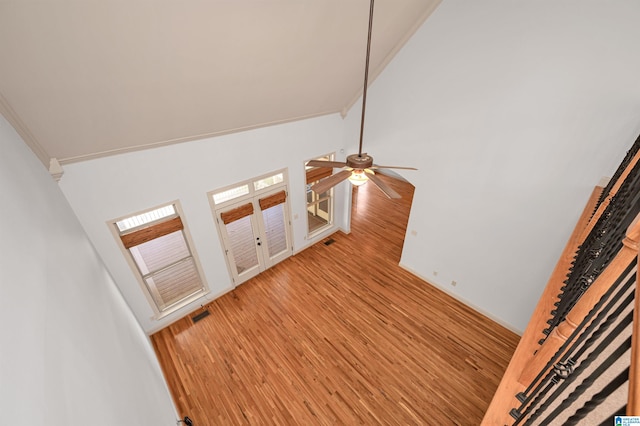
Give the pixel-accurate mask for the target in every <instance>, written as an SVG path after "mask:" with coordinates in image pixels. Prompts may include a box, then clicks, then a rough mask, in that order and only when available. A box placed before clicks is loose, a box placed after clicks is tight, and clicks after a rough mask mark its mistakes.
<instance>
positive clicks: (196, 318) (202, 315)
mask: <svg viewBox="0 0 640 426" xmlns="http://www.w3.org/2000/svg"><path fill="white" fill-rule="evenodd" d="M208 316H209V311H203V312H200V313H199V314H198V315H194V316H193V317H191V319H192V320H193V322H194V323H196V322H198V321H200V320H201V319H202V318H206V317H208Z"/></svg>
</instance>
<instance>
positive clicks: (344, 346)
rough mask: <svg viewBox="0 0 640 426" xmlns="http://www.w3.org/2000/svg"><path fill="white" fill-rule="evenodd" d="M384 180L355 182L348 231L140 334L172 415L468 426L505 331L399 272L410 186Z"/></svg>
mask: <svg viewBox="0 0 640 426" xmlns="http://www.w3.org/2000/svg"><path fill="white" fill-rule="evenodd" d="M387 181H388V182H389V185H391V186H392V187H393V188H394V189H396V191H398V192H399V193H401V194H402V195H403V199H402V200H397V201H396V200H389V199H387V198H386V197H384V196H383V195H382V194H381V193H380V191H378V190H377V189H376V188H375V187H374V186H373V185H372V184H371V183H369V184H367V185H365V186H363V187H360V188H359V189H358V190H357V194H354V207H353V218H352V232H351V234H349V235H345V234H343V233H336V234H334V235H333V236H332V237H331V238H332V239H333V240H334V242H333V243H332V244H329V245H325V244H323V243H318V244H316V245H314V246H313V247H310V248H309V249H307V250H305V251H304V252H302V253H299V254H297V255H296V256H293V257H291V258H289V259H287V260H285V261H283V262H281V263H279V264H278V265H276V266H275V267H273V268H271V269H270V270H267V271H266V272H264V273H262V274H260V275H259V276H257V277H255V278H253V279H252V280H249V281H247V282H246V283H245V284H243V285H241V286H239V287H238V288H237V289H235V290H233V291H232V292H230V293H228V294H226V295H224V296H223V297H220V298H219V299H217V300H215V301H214V302H212V303H211V304H210V305H209V306H208V309H209V311H210V315H209V316H207V317H206V318H204V319H202V320H200V321H199V322H197V323H195V324H194V323H193V322H192V320H191V319H190V317H189V318H184V319H182V320H180V321H178V322H176V323H174V324H172V325H171V326H169V327H167V328H165V329H163V330H161V331H160V332H158V333H156V334H155V335H153V336H152V341H153V343H154V347H155V349H156V352H157V354H158V357H159V360H160V363H161V365H162V368H163V370H164V372H165V376H166V378H167V381H168V383H169V386H170V388H171V391H172V394H173V397H174V400H175V402H176V405H177V407H178V410H179V412H180V414H181V415H182V416H185V415H188V416H189V417H190V418H191V419H193V420H194V424H195V425H196V426H209V425H211V426H212V425H234V424H273V425H325V424H340V425H355V424H424V425H451V424H457V425H478V424H480V421H481V420H482V416H483V413H484V411H485V410H486V408H487V406H488V404H489V402H490V400H491V397H492V396H493V393H494V391H495V389H496V387H497V385H498V382H499V381H500V377H501V376H502V373H503V371H504V369H505V368H506V366H507V363H508V361H509V358H510V356H511V354H512V353H513V351H514V349H515V347H516V344H517V341H518V336H516V335H515V334H513V333H512V332H510V331H508V330H506V329H504V328H503V327H501V326H500V325H498V324H495V323H494V322H492V321H490V320H488V319H487V318H485V317H483V316H481V315H479V314H478V313H477V312H475V311H473V310H472V309H470V308H468V307H467V306H465V305H463V304H461V303H460V302H458V301H456V300H455V299H453V298H451V297H450V296H448V295H446V294H445V293H443V292H441V291H439V290H437V289H435V288H434V287H432V286H431V285H429V284H428V283H426V282H424V281H422V280H420V279H419V278H416V277H415V276H413V275H411V274H410V273H408V272H407V271H405V270H403V269H402V268H400V267H398V262H399V259H400V254H401V249H402V241H403V238H404V233H405V229H406V223H407V219H408V214H409V208H410V205H411V197H412V195H413V187H412V186H411V185H410V184H408V183H402V182H399V181H396V180H394V179H387ZM355 197H357V198H355ZM196 313H197V312H196Z"/></svg>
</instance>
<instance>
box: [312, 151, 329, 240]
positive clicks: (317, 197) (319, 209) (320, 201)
mask: <svg viewBox="0 0 640 426" xmlns="http://www.w3.org/2000/svg"><path fill="white" fill-rule="evenodd" d="M333 157H334V156H333V154H329V155H325V156H323V157H318V158H314V160H325V161H333ZM332 174H333V169H330V168H327V167H309V166H307V165H306V163H305V177H306V181H307V185H306V198H307V225H308V235H309V236H313V235H316V234H318V233H320V232H322V231H323V230H325V229H326V228H328V227H329V226H331V224H332V223H333V188H331V189H330V190H328V191H326V192H323V193H322V194H316V193H315V192H313V191H312V190H311V186H312V185H313V184H314V183H316V182H318V181H320V180H322V179H324V178H326V177H329V176H331V175H332Z"/></svg>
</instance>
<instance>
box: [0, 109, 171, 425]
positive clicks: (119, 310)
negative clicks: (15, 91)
mask: <svg viewBox="0 0 640 426" xmlns="http://www.w3.org/2000/svg"><path fill="white" fill-rule="evenodd" d="M0 147H1V148H0V151H1V152H2V155H0V196H1V197H2V207H0V235H1V236H2V238H1V239H0V340H1V341H2V348H1V349H0V413H1V415H2V423H3V424H11V425H16V426H20V425H24V426H39V425H42V426H58V425H59V426H68V425H73V424H90V425H96V426H99V425H104V426H113V425H119V424H131V425H147V426H152V425H153V426H160V425H167V426H171V425H175V419H176V414H175V411H174V408H173V405H172V402H171V398H170V396H169V393H168V391H167V388H166V384H165V382H164V379H163V377H162V373H161V372H160V369H159V366H158V363H157V361H156V358H155V355H154V353H153V349H152V348H151V345H150V342H149V340H148V338H147V337H146V336H145V334H144V333H143V331H142V329H141V327H140V325H139V324H138V323H137V321H136V320H135V318H134V316H133V314H132V313H131V311H130V309H129V308H128V307H127V305H126V303H125V302H124V300H123V298H122V296H121V295H120V293H119V292H118V290H117V289H116V287H115V284H114V283H113V281H112V279H111V277H110V275H109V273H108V272H107V270H106V269H105V267H104V265H103V264H102V262H101V261H100V259H99V257H98V255H97V254H96V252H95V251H94V249H93V247H92V245H91V243H90V242H89V240H88V238H87V236H86V235H85V233H84V232H83V230H82V228H81V226H80V224H79V223H78V221H77V219H76V218H75V216H74V214H73V212H72V210H71V208H70V207H69V205H68V203H67V201H66V200H65V198H64V196H63V195H62V193H61V192H60V190H59V188H58V187H57V185H56V184H55V182H54V181H53V179H52V178H51V176H50V175H49V174H48V173H47V171H46V170H45V168H44V167H43V166H42V164H41V163H40V162H39V161H38V160H37V159H36V157H35V156H34V155H33V153H32V152H31V151H30V150H29V149H28V148H27V146H26V145H25V144H24V143H23V142H22V140H20V138H19V136H18V135H17V134H16V133H15V131H14V130H13V129H12V128H11V127H10V126H9V124H8V123H7V122H6V121H5V120H4V118H3V117H1V116H0Z"/></svg>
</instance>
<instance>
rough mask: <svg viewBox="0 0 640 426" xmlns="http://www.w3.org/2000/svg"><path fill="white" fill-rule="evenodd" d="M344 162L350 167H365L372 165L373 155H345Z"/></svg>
mask: <svg viewBox="0 0 640 426" xmlns="http://www.w3.org/2000/svg"><path fill="white" fill-rule="evenodd" d="M346 163H347V166H349V167H351V168H352V169H366V168H369V167H371V166H373V157H371V156H369V155H367V154H352V155H350V156H348V157H347V161H346Z"/></svg>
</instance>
